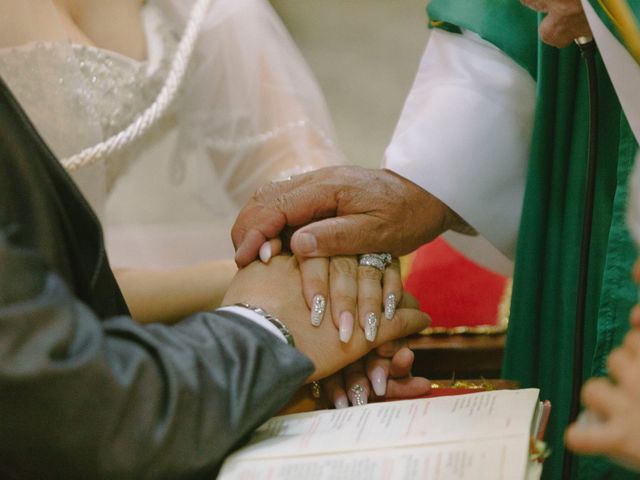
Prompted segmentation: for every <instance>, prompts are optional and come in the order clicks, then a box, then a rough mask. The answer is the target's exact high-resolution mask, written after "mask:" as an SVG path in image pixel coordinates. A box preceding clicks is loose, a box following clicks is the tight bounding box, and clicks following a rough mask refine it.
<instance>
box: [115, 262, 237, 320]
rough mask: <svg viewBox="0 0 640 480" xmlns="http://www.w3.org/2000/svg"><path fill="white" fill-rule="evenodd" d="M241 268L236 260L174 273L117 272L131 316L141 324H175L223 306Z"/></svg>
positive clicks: (191, 267)
mask: <svg viewBox="0 0 640 480" xmlns="http://www.w3.org/2000/svg"><path fill="white" fill-rule="evenodd" d="M236 271H237V267H236V265H235V263H234V262H233V261H232V260H221V261H216V262H207V263H201V264H197V265H193V266H188V267H183V268H179V269H172V270H129V269H117V270H115V275H116V280H117V281H118V284H119V286H120V289H121V290H122V293H123V295H124V298H125V300H126V302H127V305H128V307H129V310H130V312H131V316H132V317H133V319H134V320H136V321H138V322H140V323H175V322H176V321H179V320H180V319H182V318H184V317H186V316H188V315H190V314H192V313H195V312H202V311H209V310H213V309H215V308H217V307H219V306H220V303H221V301H222V298H223V296H224V293H225V292H226V290H227V288H228V286H229V283H230V282H231V279H232V278H233V276H234V275H235V273H236Z"/></svg>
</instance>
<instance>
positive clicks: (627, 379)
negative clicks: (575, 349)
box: [566, 260, 640, 470]
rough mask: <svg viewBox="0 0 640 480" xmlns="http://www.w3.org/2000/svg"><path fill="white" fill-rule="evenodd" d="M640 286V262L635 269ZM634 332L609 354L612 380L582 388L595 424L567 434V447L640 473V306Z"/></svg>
mask: <svg viewBox="0 0 640 480" xmlns="http://www.w3.org/2000/svg"><path fill="white" fill-rule="evenodd" d="M633 279H634V281H635V282H636V283H638V284H640V260H639V261H636V263H635V265H634V267H633ZM629 321H630V323H631V327H632V330H631V331H630V332H629V333H628V334H627V336H626V337H625V339H624V343H623V344H622V346H621V347H620V348H618V349H616V350H614V351H613V352H611V355H609V359H608V364H607V366H608V370H609V375H610V376H611V378H612V379H613V380H614V381H615V383H612V381H610V380H609V379H604V378H599V379H593V380H590V381H589V382H587V383H586V385H585V386H584V387H583V389H582V401H583V403H584V405H585V406H586V407H587V408H588V409H589V410H590V412H591V413H590V414H589V416H588V417H587V418H594V417H595V418H594V420H593V421H591V422H585V421H582V422H581V421H578V422H576V423H575V424H573V425H571V426H570V427H569V429H568V430H567V433H566V442H567V446H568V447H569V448H570V449H572V450H575V451H576V452H578V453H583V454H592V455H607V456H609V457H611V459H612V460H614V461H617V462H619V463H621V464H622V465H625V466H627V467H631V468H633V469H635V470H640V382H639V381H638V379H640V305H638V304H636V305H635V306H634V308H633V310H631V315H630V318H629Z"/></svg>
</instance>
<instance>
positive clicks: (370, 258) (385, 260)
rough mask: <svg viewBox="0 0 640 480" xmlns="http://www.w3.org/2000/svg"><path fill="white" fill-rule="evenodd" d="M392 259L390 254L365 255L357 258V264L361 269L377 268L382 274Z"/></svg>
mask: <svg viewBox="0 0 640 480" xmlns="http://www.w3.org/2000/svg"><path fill="white" fill-rule="evenodd" d="M392 258H393V257H392V256H391V254H390V253H365V254H364V255H359V256H358V264H359V265H360V266H362V267H373V268H377V269H378V270H380V271H381V272H383V273H384V270H385V269H386V268H387V266H388V265H390V264H391V260H392Z"/></svg>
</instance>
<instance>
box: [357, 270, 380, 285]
mask: <svg viewBox="0 0 640 480" xmlns="http://www.w3.org/2000/svg"><path fill="white" fill-rule="evenodd" d="M358 279H362V280H373V281H376V282H380V281H381V280H382V272H381V271H380V270H378V269H377V268H374V267H360V269H359V270H358Z"/></svg>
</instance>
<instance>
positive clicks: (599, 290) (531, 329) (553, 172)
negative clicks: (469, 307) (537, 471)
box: [429, 0, 640, 479]
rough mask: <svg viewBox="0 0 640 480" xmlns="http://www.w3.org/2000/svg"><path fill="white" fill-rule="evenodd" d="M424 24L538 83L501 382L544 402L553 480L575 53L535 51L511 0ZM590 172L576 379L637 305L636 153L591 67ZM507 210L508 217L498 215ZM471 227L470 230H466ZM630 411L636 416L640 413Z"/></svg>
mask: <svg viewBox="0 0 640 480" xmlns="http://www.w3.org/2000/svg"><path fill="white" fill-rule="evenodd" d="M429 15H430V18H431V20H432V21H441V22H445V27H447V28H448V29H449V30H455V27H460V28H464V29H468V30H470V31H473V32H475V33H477V34H479V35H480V36H481V37H482V38H484V39H485V40H487V41H489V42H491V43H493V44H494V45H496V46H497V47H498V48H500V49H501V50H503V51H504V52H505V53H506V54H508V55H509V56H510V57H511V58H512V59H514V60H515V61H516V62H517V63H518V64H520V65H521V66H522V67H524V68H525V69H527V71H528V72H529V73H530V74H531V75H532V76H533V77H534V79H536V81H537V103H536V114H535V115H536V116H535V124H534V132H533V141H532V147H531V153H530V158H529V165H528V175H527V185H526V191H525V199H524V205H523V212H522V220H521V224H520V233H519V238H518V247H517V253H516V268H515V274H514V286H513V300H512V306H511V318H510V324H509V332H508V337H507V349H506V353H505V363H504V369H503V375H504V377H505V378H509V379H515V380H518V381H519V382H520V383H521V386H522V387H538V388H540V390H541V398H542V399H549V400H551V402H552V405H553V407H552V414H551V419H550V424H549V427H548V429H547V433H546V440H547V441H548V443H549V444H550V448H551V451H552V454H551V457H550V458H549V459H548V460H547V461H546V462H545V467H544V478H553V479H555V478H560V477H561V472H562V461H563V453H564V449H563V434H564V430H565V428H566V427H567V424H568V418H569V408H570V403H571V389H572V376H573V374H572V368H573V342H574V328H575V311H576V295H577V281H578V270H579V258H580V243H581V242H580V241H581V234H582V222H583V210H584V209H583V196H584V183H585V175H586V164H587V141H588V105H589V104H588V90H587V78H586V69H585V65H584V62H583V60H582V58H581V56H580V52H579V50H578V48H577V47H576V46H575V45H571V46H569V47H567V48H565V49H562V50H558V49H556V48H553V47H549V46H546V45H544V44H542V43H540V42H539V41H538V35H537V27H538V21H539V17H538V15H537V14H536V13H535V12H533V11H531V10H528V9H526V8H525V7H523V6H521V5H520V3H519V2H518V1H517V0H432V2H431V4H430V6H429ZM596 60H597V70H598V93H599V104H598V116H599V131H598V142H599V143H598V160H597V161H598V169H597V182H596V193H595V208H594V222H593V230H592V238H591V253H590V260H589V262H590V263H589V279H588V295H587V305H586V311H587V314H586V331H585V350H584V364H583V368H582V372H583V375H582V380H586V379H587V378H589V377H591V376H602V375H606V358H607V355H608V353H609V352H610V351H611V349H612V348H613V347H615V346H616V345H618V344H619V343H620V341H621V339H622V338H623V336H624V334H625V333H626V331H627V328H628V315H629V310H630V308H631V306H632V305H633V303H635V301H636V289H635V286H634V285H633V283H632V281H631V274H630V272H631V267H632V264H633V261H634V258H635V248H634V246H633V243H632V241H631V239H630V237H629V235H628V233H627V230H626V228H625V222H624V220H625V204H626V194H627V177H628V175H629V172H630V170H631V167H632V163H633V158H634V156H635V152H636V148H637V144H636V142H635V140H634V137H633V134H632V133H631V130H630V128H629V126H628V124H627V121H626V119H625V117H624V114H623V113H622V110H621V107H620V103H619V101H618V99H617V97H616V95H615V92H614V90H613V87H612V85H611V82H610V80H609V77H608V75H607V72H606V70H605V68H604V65H603V64H602V60H601V59H600V57H599V56H598V57H597V59H596ZM506 208H508V206H506ZM470 220H471V222H473V219H470ZM639 408H640V407H639ZM573 478H580V479H592V478H615V479H625V478H637V476H635V475H633V474H631V473H629V472H626V471H624V470H622V469H620V468H619V467H616V466H615V465H613V464H612V463H610V462H608V461H606V460H605V459H602V458H595V457H580V458H579V459H578V461H577V462H576V465H575V468H574V471H573Z"/></svg>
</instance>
